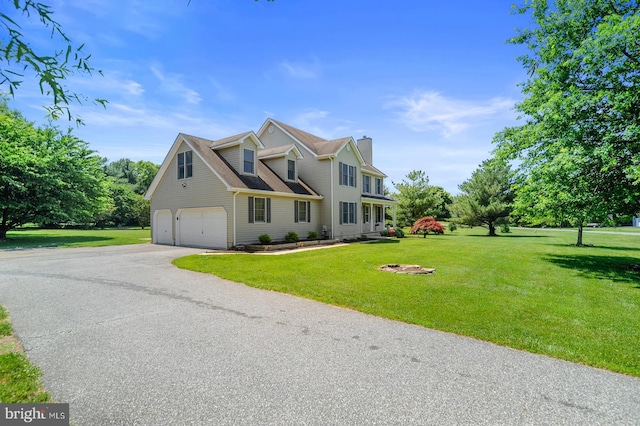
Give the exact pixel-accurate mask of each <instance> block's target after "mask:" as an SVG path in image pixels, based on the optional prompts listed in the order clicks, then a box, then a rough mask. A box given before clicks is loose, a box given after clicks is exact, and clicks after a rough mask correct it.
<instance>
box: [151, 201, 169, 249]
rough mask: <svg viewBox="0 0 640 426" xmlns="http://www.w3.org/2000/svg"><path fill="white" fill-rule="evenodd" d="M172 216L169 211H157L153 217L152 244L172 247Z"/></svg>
mask: <svg viewBox="0 0 640 426" xmlns="http://www.w3.org/2000/svg"><path fill="white" fill-rule="evenodd" d="M172 225H173V214H171V210H169V209H166V210H157V211H156V212H155V214H154V215H153V242H154V243H156V244H169V245H173V229H172Z"/></svg>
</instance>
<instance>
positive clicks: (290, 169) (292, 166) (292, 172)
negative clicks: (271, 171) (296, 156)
mask: <svg viewBox="0 0 640 426" xmlns="http://www.w3.org/2000/svg"><path fill="white" fill-rule="evenodd" d="M287 179H289V180H293V181H295V180H296V162H295V161H293V160H287Z"/></svg>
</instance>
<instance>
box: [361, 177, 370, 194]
mask: <svg viewBox="0 0 640 426" xmlns="http://www.w3.org/2000/svg"><path fill="white" fill-rule="evenodd" d="M362 192H364V193H365V194H371V176H367V175H363V176H362Z"/></svg>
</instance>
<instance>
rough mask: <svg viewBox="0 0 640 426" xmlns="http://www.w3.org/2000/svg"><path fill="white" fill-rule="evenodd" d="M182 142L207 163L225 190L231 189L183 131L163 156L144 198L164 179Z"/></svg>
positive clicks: (149, 195)
mask: <svg viewBox="0 0 640 426" xmlns="http://www.w3.org/2000/svg"><path fill="white" fill-rule="evenodd" d="M182 143H184V144H186V145H187V146H188V147H189V148H191V150H192V151H193V152H194V153H195V154H196V155H197V156H198V157H199V158H200V159H201V160H202V162H203V163H204V164H206V165H207V167H208V168H209V170H211V172H213V174H214V175H215V176H216V177H217V178H218V179H220V181H221V182H222V183H223V184H224V185H225V187H226V188H227V190H230V189H231V185H230V183H229V182H227V180H226V179H225V178H224V177H223V176H222V175H221V174H220V173H218V171H217V170H216V169H215V167H213V166H212V165H211V163H210V162H209V161H208V160H207V159H206V158H205V157H204V156H203V155H202V152H201V150H200V149H198V148H200V147H199V146H198V145H197V144H195V143H191V142H190V141H189V135H185V134H183V133H179V134H178V136H177V137H176V139H175V141H174V142H173V145H172V146H171V148H170V149H169V152H168V153H167V155H166V156H165V158H164V160H163V161H162V164H161V165H160V169H159V170H158V173H156V176H155V177H154V178H153V181H152V182H151V185H149V189H148V190H147V192H146V193H145V195H144V198H145V199H146V200H150V199H151V198H152V197H153V193H154V192H155V190H156V189H157V187H158V185H159V184H160V181H161V180H162V179H164V176H165V174H166V173H167V170H168V169H169V166H170V165H171V162H172V160H173V157H174V156H176V155H177V153H178V150H179V148H180V146H181V145H182Z"/></svg>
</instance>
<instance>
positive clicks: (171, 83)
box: [151, 66, 202, 105]
mask: <svg viewBox="0 0 640 426" xmlns="http://www.w3.org/2000/svg"><path fill="white" fill-rule="evenodd" d="M151 72H152V73H153V75H155V76H156V78H157V79H158V80H159V81H160V84H161V89H163V90H164V91H166V92H168V93H172V94H174V95H178V96H180V97H181V98H182V99H184V101H185V102H187V103H189V104H191V105H198V104H199V103H200V102H201V101H202V97H201V96H200V94H199V93H198V92H196V91H195V90H193V89H191V88H189V87H187V86H186V85H185V84H184V83H183V82H182V76H180V75H178V74H165V73H163V72H162V71H161V70H160V69H159V68H158V67H157V66H152V67H151Z"/></svg>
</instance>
